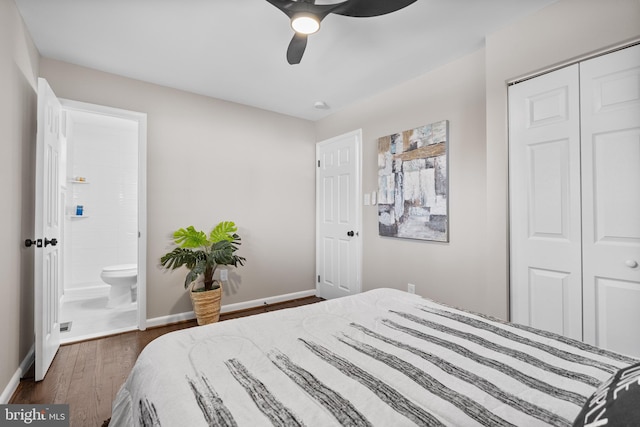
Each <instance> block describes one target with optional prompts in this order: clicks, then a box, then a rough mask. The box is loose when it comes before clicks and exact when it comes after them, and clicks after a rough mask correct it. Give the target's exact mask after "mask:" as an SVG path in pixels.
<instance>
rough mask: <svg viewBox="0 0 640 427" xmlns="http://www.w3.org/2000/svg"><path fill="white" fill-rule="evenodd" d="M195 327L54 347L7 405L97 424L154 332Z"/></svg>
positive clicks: (269, 308) (231, 315)
mask: <svg viewBox="0 0 640 427" xmlns="http://www.w3.org/2000/svg"><path fill="white" fill-rule="evenodd" d="M318 301H322V299H321V298H317V297H308V298H301V299H298V300H293V301H287V302H283V303H278V304H270V305H265V306H262V307H258V308H254V309H248V310H242V311H237V312H233V313H226V314H222V315H221V316H220V320H221V321H224V320H229V319H235V318H238V317H244V316H251V315H254V314H259V313H264V312H267V311H273V310H280V309H283V308H290V307H297V306H300V305H306V304H312V303H315V302H318ZM193 326H196V321H195V320H193V321H188V322H182V323H178V324H174V325H169V326H163V327H158V328H153V329H148V330H146V331H134V332H127V333H124V334H119V335H113V336H109V337H104V338H99V339H94V340H90V341H83V342H79V343H74V344H68V345H64V346H62V347H60V350H59V351H58V354H57V355H56V358H55V359H54V361H53V363H52V365H51V368H49V372H48V373H47V376H46V377H45V379H44V380H43V381H40V382H35V381H34V380H33V369H32V370H31V371H30V372H29V373H28V374H27V376H26V378H24V379H23V380H22V381H21V382H20V384H19V385H18V388H17V390H16V392H15V393H14V395H13V397H12V398H11V401H10V403H27V404H56V403H68V404H69V412H70V414H69V415H70V419H71V426H72V427H73V426H77V427H85V426H86V427H91V426H98V427H100V426H101V425H102V423H103V421H104V420H106V419H107V418H109V417H110V416H111V402H112V401H113V399H114V398H115V395H116V393H117V392H118V390H119V389H120V386H121V385H122V384H123V383H124V381H125V379H126V378H127V376H128V375H129V372H130V371H131V368H132V367H133V364H134V363H135V361H136V358H137V357H138V355H139V354H140V352H141V351H142V349H143V348H144V347H145V346H146V345H147V344H149V343H150V342H151V341H153V340H154V339H155V338H157V337H159V336H160V335H164V334H166V333H168V332H172V331H176V330H179V329H185V328H191V327H193Z"/></svg>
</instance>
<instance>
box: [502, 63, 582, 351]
mask: <svg viewBox="0 0 640 427" xmlns="http://www.w3.org/2000/svg"><path fill="white" fill-rule="evenodd" d="M579 130H580V111H579V82H578V66H577V65H574V66H571V67H567V68H564V69H562V70H559V71H555V72H553V73H549V74H546V75H544V76H541V77H537V78H535V79H532V80H528V81H525V82H523V83H519V84H517V85H513V86H511V87H510V88H509V200H510V202H509V203H510V222H511V224H510V227H511V232H510V239H511V244H510V248H511V320H512V321H514V322H517V323H521V324H525V325H530V326H534V327H536V328H539V329H544V330H548V331H552V332H556V333H559V334H562V335H565V336H568V337H572V338H576V339H582V295H581V294H582V278H581V269H582V265H581V248H580V244H581V241H580V239H581V230H580V133H579Z"/></svg>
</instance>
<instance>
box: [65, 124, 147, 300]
mask: <svg viewBox="0 0 640 427" xmlns="http://www.w3.org/2000/svg"><path fill="white" fill-rule="evenodd" d="M112 122H113V125H112V126H108V125H107V124H105V125H100V124H92V123H90V122H89V123H86V122H83V121H81V122H79V123H78V122H74V124H73V128H72V130H71V132H70V133H69V138H68V149H67V153H68V158H67V160H68V164H67V170H68V173H67V179H66V180H65V181H66V186H67V192H66V193H67V197H66V200H67V203H66V206H65V210H66V212H65V234H67V235H68V239H66V242H67V244H66V245H65V246H64V248H65V263H66V265H65V269H64V271H65V282H64V284H65V290H69V289H72V288H75V289H77V288H87V287H96V286H104V283H103V282H102V281H101V279H100V273H101V271H102V269H103V268H104V267H106V266H111V265H119V264H136V263H137V259H138V129H137V126H133V124H134V122H130V121H126V120H119V121H118V120H116V119H112ZM78 177H83V178H85V179H86V181H84V182H85V183H81V182H80V183H79V182H74V178H78ZM78 205H81V206H83V215H82V216H81V217H76V216H74V215H75V214H76V210H77V206H78Z"/></svg>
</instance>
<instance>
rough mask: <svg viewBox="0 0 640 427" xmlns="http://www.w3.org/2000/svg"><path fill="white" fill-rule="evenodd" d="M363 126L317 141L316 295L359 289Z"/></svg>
mask: <svg viewBox="0 0 640 427" xmlns="http://www.w3.org/2000/svg"><path fill="white" fill-rule="evenodd" d="M361 141H362V131H360V130H358V131H354V132H350V133H348V134H345V135H341V136H338V137H335V138H332V139H329V140H326V141H323V142H320V143H318V145H317V146H316V160H317V165H318V166H317V173H316V199H317V200H316V233H317V236H316V274H317V277H318V279H317V280H318V282H317V295H318V296H320V297H322V298H326V299H330V298H337V297H342V296H346V295H351V294H355V293H359V292H360V290H361V283H360V280H361V279H360V278H361V259H362V256H361V252H362V240H361V239H362V237H361V236H360V230H361V221H362V220H361V207H360V199H361V189H360V162H361V149H362V148H361V145H362V143H361Z"/></svg>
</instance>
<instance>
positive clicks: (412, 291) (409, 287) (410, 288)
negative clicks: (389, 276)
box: [407, 283, 416, 294]
mask: <svg viewBox="0 0 640 427" xmlns="http://www.w3.org/2000/svg"><path fill="white" fill-rule="evenodd" d="M407 292H409V293H410V294H415V293H416V285H414V284H413V283H407Z"/></svg>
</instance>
